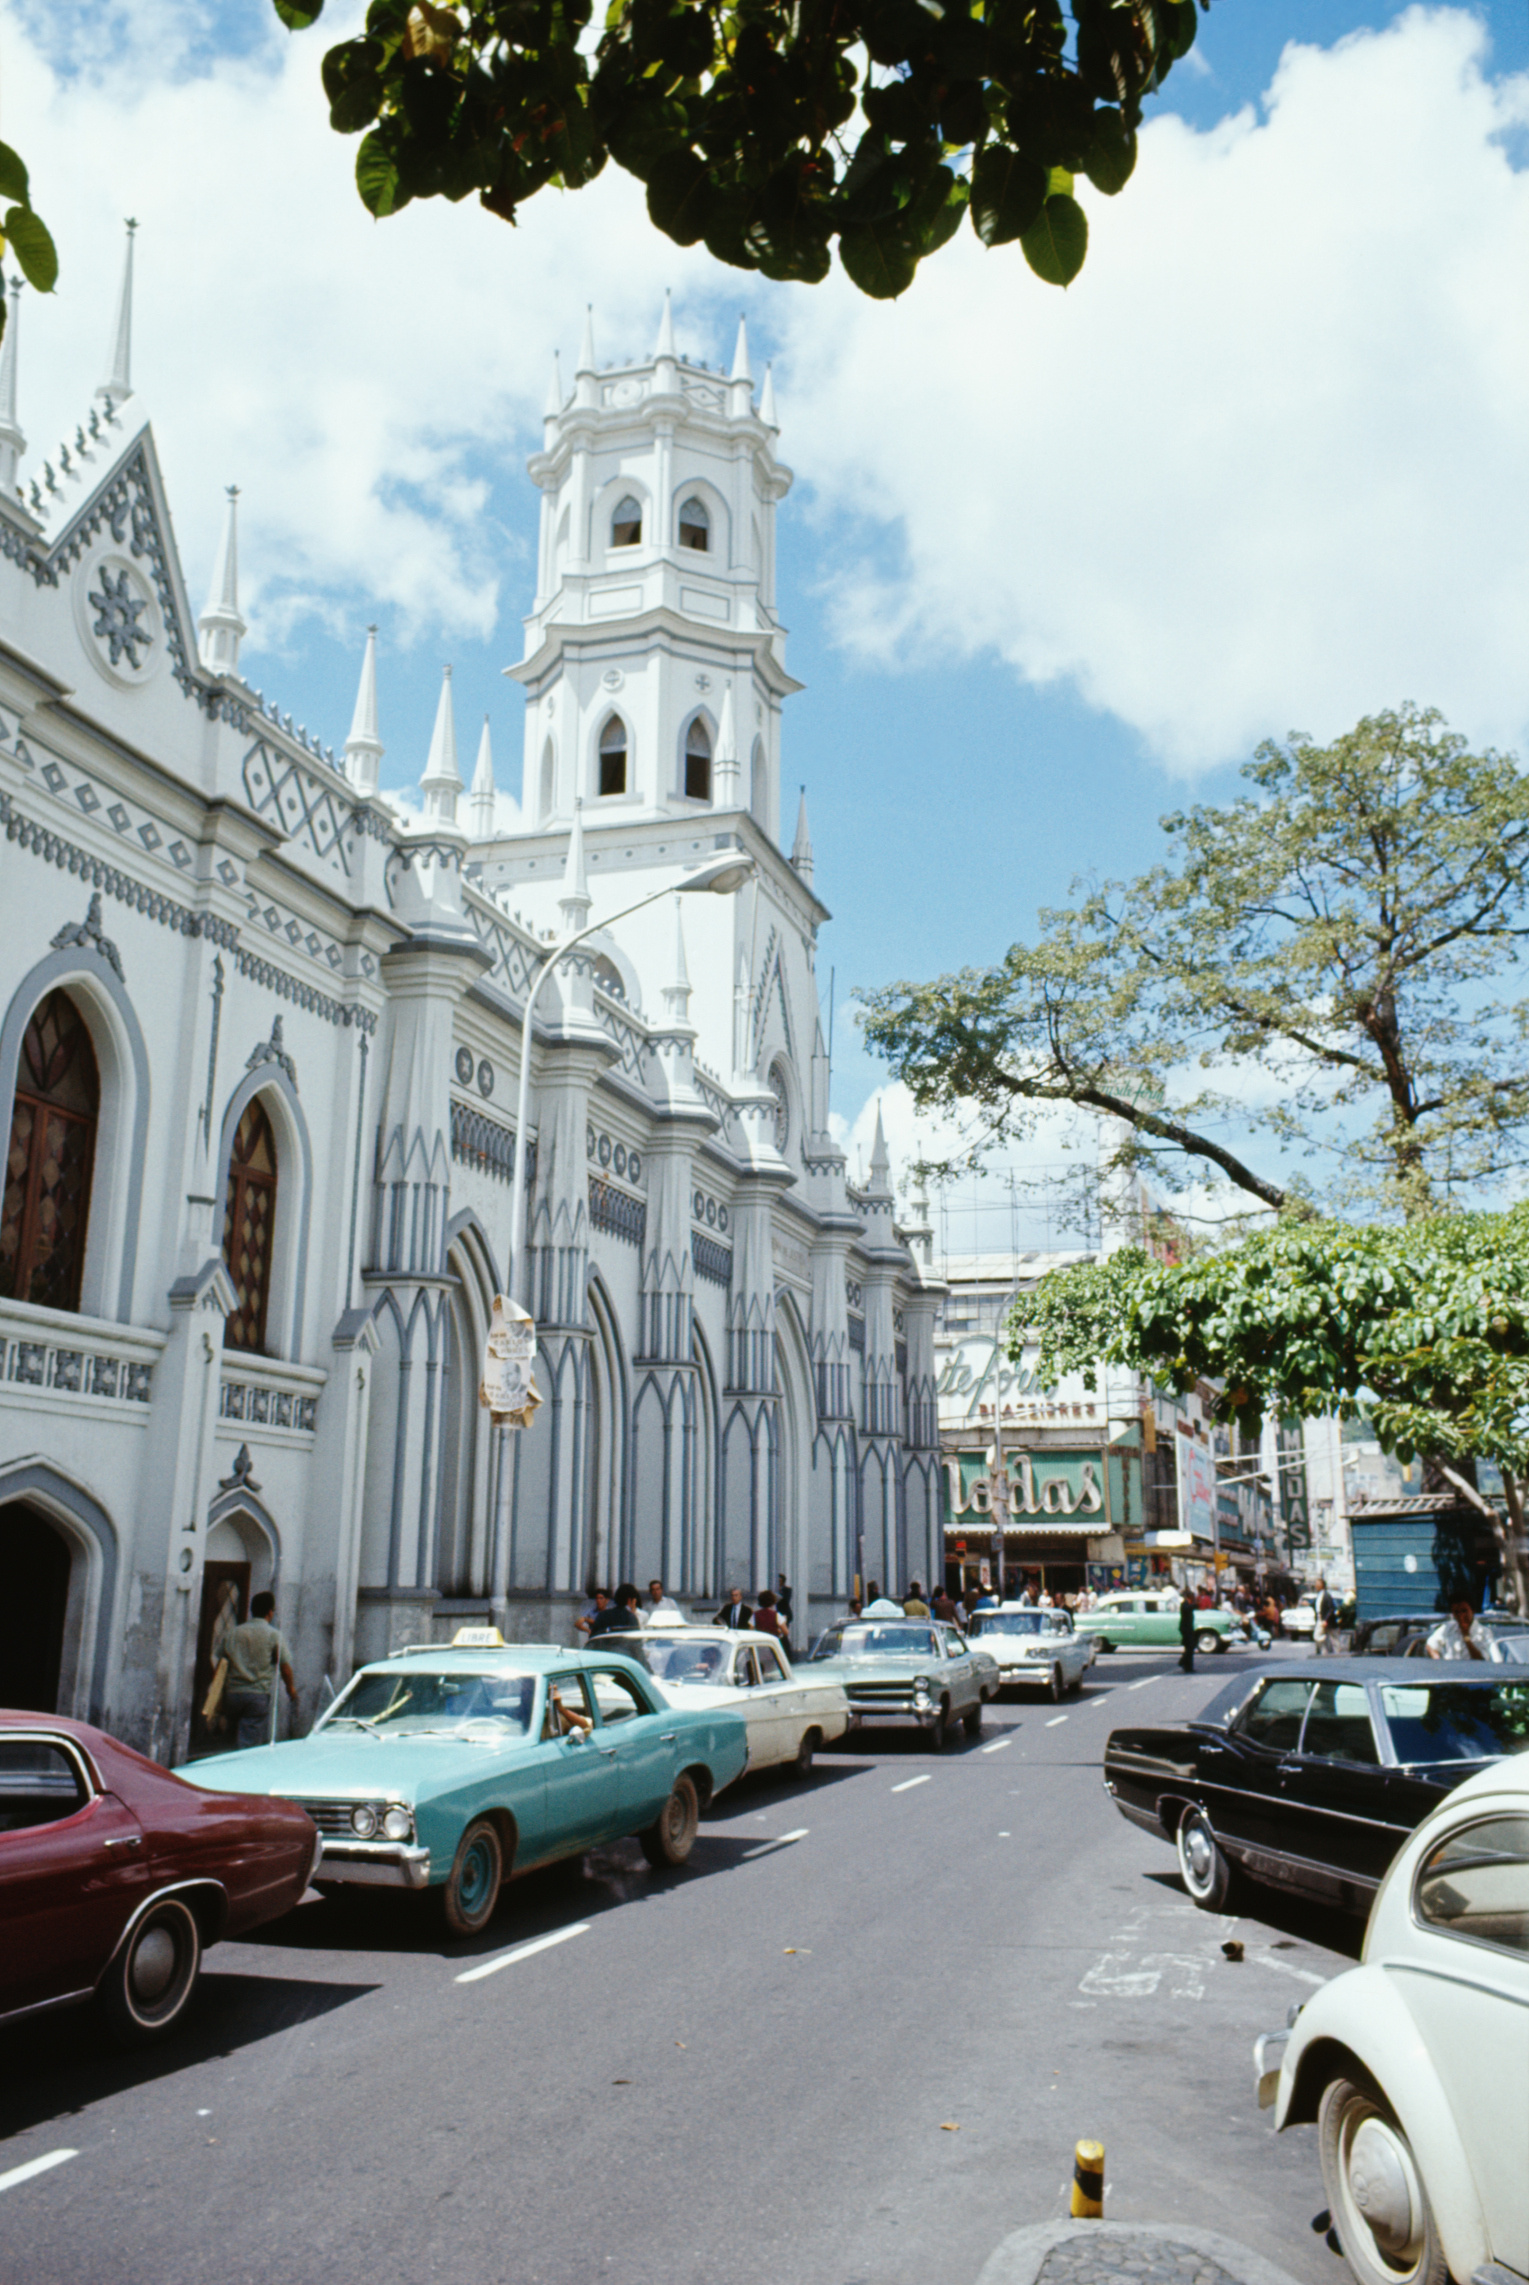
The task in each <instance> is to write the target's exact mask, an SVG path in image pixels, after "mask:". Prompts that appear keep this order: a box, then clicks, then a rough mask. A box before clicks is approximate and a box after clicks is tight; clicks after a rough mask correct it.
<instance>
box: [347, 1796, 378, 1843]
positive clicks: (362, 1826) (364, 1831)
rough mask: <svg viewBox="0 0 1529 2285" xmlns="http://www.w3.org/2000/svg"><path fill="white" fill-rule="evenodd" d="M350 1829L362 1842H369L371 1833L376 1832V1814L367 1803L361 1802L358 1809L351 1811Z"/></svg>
mask: <svg viewBox="0 0 1529 2285" xmlns="http://www.w3.org/2000/svg"><path fill="white" fill-rule="evenodd" d="M350 1829H351V1831H352V1832H353V1833H354V1834H356V1836H357V1837H358V1839H360V1840H363V1841H369V1840H370V1839H371V1837H372V1835H373V1833H375V1832H376V1830H377V1812H376V1810H375V1809H373V1808H372V1807H371V1805H370V1804H369V1803H368V1802H365V1801H363V1802H362V1804H361V1806H360V1808H359V1809H352V1811H351V1813H350Z"/></svg>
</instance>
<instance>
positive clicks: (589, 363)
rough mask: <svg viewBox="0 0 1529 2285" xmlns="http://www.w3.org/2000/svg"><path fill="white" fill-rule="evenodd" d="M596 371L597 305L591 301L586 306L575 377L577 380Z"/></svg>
mask: <svg viewBox="0 0 1529 2285" xmlns="http://www.w3.org/2000/svg"><path fill="white" fill-rule="evenodd" d="M594 370H595V305H594V303H593V302H592V301H591V302H586V303H585V304H584V338H583V340H582V341H581V342H580V343H579V362H578V364H577V365H576V366H575V367H574V376H575V378H577V377H578V375H579V374H580V373H592V372H593V371H594Z"/></svg>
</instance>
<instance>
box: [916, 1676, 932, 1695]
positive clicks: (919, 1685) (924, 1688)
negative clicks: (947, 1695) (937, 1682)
mask: <svg viewBox="0 0 1529 2285" xmlns="http://www.w3.org/2000/svg"><path fill="white" fill-rule="evenodd" d="M913 1694H914V1696H915V1697H916V1698H927V1697H928V1695H929V1677H928V1675H927V1674H915V1675H914V1677H913Z"/></svg>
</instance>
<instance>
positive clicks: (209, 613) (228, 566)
mask: <svg viewBox="0 0 1529 2285" xmlns="http://www.w3.org/2000/svg"><path fill="white" fill-rule="evenodd" d="M196 626H197V633H198V634H199V635H200V637H201V642H200V644H199V645H198V648H199V650H200V652H201V658H202V664H203V666H204V667H206V669H207V671H208V673H209V674H237V673H238V671H239V644H240V641H241V639H242V637H243V636H244V635H246V634H247V633H248V632H249V630H248V628H247V627H246V626H245V624H244V621H243V620H242V619H241V618H240V616H239V487H238V485H237V484H230V485H229V487H228V508H227V510H226V512H225V514H224V517H223V539H222V544H221V545H220V547H219V549H218V560H217V564H216V566H215V567H214V570H213V574H212V585H211V587H210V588H209V589H208V590H207V608H206V609H205V610H204V611H203V613H202V616H201V617H200V618H199V619H198V621H197V623H196Z"/></svg>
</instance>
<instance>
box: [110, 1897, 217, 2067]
mask: <svg viewBox="0 0 1529 2285" xmlns="http://www.w3.org/2000/svg"><path fill="white" fill-rule="evenodd" d="M201 1970H202V1931H201V1929H200V1928H199V1927H198V1926H197V1924H196V1914H195V1913H194V1912H193V1911H192V1909H191V1907H190V1905H189V1904H187V1903H186V1901H185V1899H184V1898H183V1897H179V1896H167V1897H165V1898H164V1900H163V1901H162V1902H161V1903H159V1904H155V1905H152V1906H151V1907H150V1909H149V1910H148V1911H147V1912H146V1913H145V1914H144V1916H143V1918H142V1919H141V1920H140V1921H139V1923H138V1925H137V1927H136V1928H135V1929H134V1930H133V1933H132V1935H131V1936H130V1937H129V1938H128V1940H127V1942H126V1943H125V1944H124V1945H123V1947H122V1949H121V1951H120V1952H118V1954H117V1956H116V1958H115V1959H114V1960H113V1961H112V1963H111V1966H110V1967H109V1968H108V1969H107V1971H106V1974H105V1976H104V1977H103V1978H102V1981H101V2005H102V2007H103V2008H104V2010H105V2012H106V2020H107V2022H108V2023H109V2024H110V2026H111V2029H112V2033H113V2036H114V2037H115V2038H117V2039H119V2040H120V2041H121V2042H122V2044H123V2046H124V2047H142V2046H145V2045H146V2044H147V2043H148V2041H149V2040H151V2039H162V2038H163V2037H164V2036H165V2034H166V2033H167V2032H168V2031H172V2030H173V2029H174V2027H175V2025H176V2024H177V2023H178V2022H179V2021H180V2019H181V2017H182V2016H183V2015H184V2014H185V2012H186V2009H187V2008H188V2007H189V2006H190V2004H191V1995H192V1993H193V1992H194V1991H195V1990H196V1980H197V1977H198V1976H199V1975H200V1974H201Z"/></svg>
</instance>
